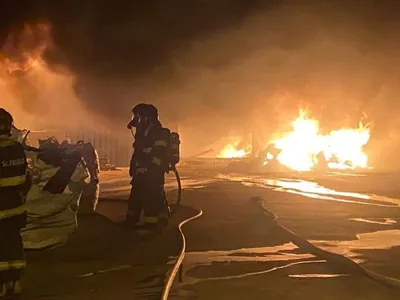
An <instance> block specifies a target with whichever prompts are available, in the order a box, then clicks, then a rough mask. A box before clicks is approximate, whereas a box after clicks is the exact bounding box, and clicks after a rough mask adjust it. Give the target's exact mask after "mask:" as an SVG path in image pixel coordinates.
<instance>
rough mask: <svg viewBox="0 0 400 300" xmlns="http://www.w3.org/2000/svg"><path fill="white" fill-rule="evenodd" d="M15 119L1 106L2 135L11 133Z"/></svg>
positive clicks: (0, 133) (0, 128) (0, 130)
mask: <svg viewBox="0 0 400 300" xmlns="http://www.w3.org/2000/svg"><path fill="white" fill-rule="evenodd" d="M13 125H14V120H13V117H12V116H11V114H10V113H9V112H8V111H6V110H5V109H4V108H0V135H11V130H12V127H13Z"/></svg>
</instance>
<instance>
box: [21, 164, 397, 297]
mask: <svg viewBox="0 0 400 300" xmlns="http://www.w3.org/2000/svg"><path fill="white" fill-rule="evenodd" d="M127 174H128V172H127V170H126V169H124V170H121V171H113V172H103V173H102V174H101V182H102V184H101V191H102V197H106V198H108V199H109V201H103V202H100V204H99V211H100V212H101V213H103V214H105V215H107V217H108V218H109V219H111V220H113V221H114V222H117V221H120V220H122V219H123V217H124V214H125V209H126V203H125V202H124V199H126V198H127V194H128V192H129V179H127V178H128V177H127ZM282 175H284V176H282ZM385 176H386V177H385V178H386V180H387V181H388V182H392V183H394V179H391V180H392V181H390V180H388V177H387V176H388V175H385ZM181 177H182V185H183V187H184V191H183V204H185V205H189V206H191V207H194V208H200V209H202V210H203V211H204V215H203V216H202V217H201V218H200V219H199V220H197V221H195V222H193V223H189V224H188V225H185V227H184V232H185V235H186V239H187V254H186V257H185V260H184V264H183V270H184V272H183V277H182V279H183V282H178V280H176V281H175V284H174V286H173V289H172V291H171V294H170V299H218V300H219V299H231V300H232V299H242V298H246V299H265V298H268V299H269V298H270V299H300V300H301V299H327V300H330V299H332V300H333V299H343V300H347V299H349V300H350V299H351V300H354V299H363V300H365V299H367V300H369V299H371V300H377V299H379V300H380V299H383V300H385V299H400V290H395V289H392V288H388V287H387V286H384V285H382V284H380V283H377V282H375V281H373V280H371V279H369V278H367V277H365V276H363V275H361V274H359V273H355V272H354V271H353V270H352V269H349V268H347V267H346V266H343V265H339V264H337V263H335V262H333V261H329V260H328V261H327V260H326V259H323V258H321V257H318V256H316V255H313V254H311V253H310V251H308V250H307V249H303V248H298V247H297V246H296V245H294V244H293V243H292V242H291V240H290V237H289V236H288V234H287V232H285V230H283V229H282V228H281V227H280V226H279V225H278V224H277V223H276V222H274V221H273V220H272V219H271V217H270V216H266V215H265V213H264V209H268V210H270V211H272V212H274V213H275V214H276V215H277V216H278V218H279V223H281V224H282V225H283V226H285V227H286V228H288V229H290V230H291V231H293V232H295V233H296V234H298V235H299V236H301V237H303V238H305V239H307V240H309V241H310V242H312V243H313V244H314V245H316V246H318V247H321V248H322V249H326V250H328V251H331V252H334V253H339V254H342V255H344V256H346V257H348V258H350V259H352V260H354V261H356V262H357V263H360V264H361V265H363V266H365V267H368V268H370V269H371V270H373V271H375V272H378V273H381V274H384V275H386V276H392V277H395V278H399V279H400V271H399V270H400V260H399V259H398V258H399V257H400V242H399V241H400V236H399V232H400V231H399V230H400V225H399V223H400V206H399V204H400V200H399V199H398V198H396V195H397V192H396V190H395V188H394V187H393V185H391V186H390V191H388V192H387V193H385V192H384V191H385V190H384V184H383V183H382V182H380V181H379V180H378V182H376V183H374V182H375V181H376V178H375V177H374V179H371V178H372V176H371V175H365V176H364V175H360V176H358V175H357V176H349V175H348V174H345V175H343V174H328V175H326V176H325V175H324V176H320V175H318V176H314V175H313V176H311V175H301V176H298V177H299V178H294V177H296V176H295V175H293V174H278V175H277V174H253V175H249V174H246V175H243V174H228V173H226V172H225V173H222V172H221V171H220V170H218V166H214V165H213V166H212V167H210V170H208V168H207V166H205V165H202V164H200V163H199V164H197V165H193V166H190V165H188V164H183V166H182V170H181ZM378 177H379V176H378ZM347 178H351V179H347ZM349 182H353V186H354V190H352V189H351V184H349ZM374 184H376V186H377V189H376V191H375V190H374V187H373V185H374ZM166 186H167V190H169V191H171V192H170V193H169V197H170V199H173V198H174V197H175V194H174V192H173V191H172V190H174V189H175V187H176V183H175V182H174V177H173V176H172V175H168V177H167V184H166ZM341 186H343V188H340V187H341ZM399 191H400V189H399ZM399 198H400V193H399ZM114 200H122V201H114ZM259 200H262V206H264V207H262V206H261V205H260V203H259ZM182 213H183V211H182ZM186 213H187V215H190V213H193V211H191V212H189V211H186ZM184 215H185V214H183V215H181V216H180V218H183V217H184ZM178 219H179V218H178ZM178 219H176V220H175V222H174V224H175V226H176V224H177V220H178ZM173 228H174V227H173V226H172V227H171V230H170V231H168V232H167V233H166V234H163V235H162V236H160V237H158V238H155V239H152V240H143V239H141V238H139V237H137V236H135V235H134V233H132V232H127V231H126V230H123V229H121V228H120V227H115V226H114V225H113V223H112V222H110V221H108V220H107V222H105V219H102V221H101V222H99V220H97V221H96V222H94V223H93V222H90V221H88V222H86V223H83V225H81V228H80V232H81V235H78V237H77V238H76V239H75V240H74V239H72V240H71V243H69V244H68V245H67V246H65V247H63V248H60V249H56V250H51V251H49V252H41V253H32V254H29V255H28V259H29V260H28V262H30V264H29V265H30V267H29V268H28V270H27V279H28V280H27V282H28V285H27V290H28V291H29V292H30V296H31V298H29V297H27V298H26V299H78V300H79V299H94V298H96V299H109V298H110V297H114V298H117V299H157V297H158V296H159V293H160V290H161V288H162V285H163V280H164V279H165V275H166V273H167V272H168V270H170V268H171V263H172V262H173V261H174V255H176V254H177V253H178V249H179V247H180V241H179V239H178V238H177V231H176V228H175V229H173ZM99 241H100V242H99ZM45 287H50V288H48V289H47V291H46V292H44V290H45Z"/></svg>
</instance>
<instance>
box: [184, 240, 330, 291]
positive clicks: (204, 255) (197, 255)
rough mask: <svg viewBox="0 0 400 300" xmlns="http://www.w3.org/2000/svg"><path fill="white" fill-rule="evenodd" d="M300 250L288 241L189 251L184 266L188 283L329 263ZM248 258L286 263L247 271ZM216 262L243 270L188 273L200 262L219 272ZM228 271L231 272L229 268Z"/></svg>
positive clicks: (257, 260)
mask: <svg viewBox="0 0 400 300" xmlns="http://www.w3.org/2000/svg"><path fill="white" fill-rule="evenodd" d="M298 250H299V248H297V246H296V245H294V244H293V243H287V244H284V245H278V246H271V247H257V248H243V249H235V250H227V251H204V252H188V253H186V255H185V260H184V267H183V269H184V283H185V284H196V283H198V282H203V281H216V280H229V279H239V278H246V277H250V276H257V275H262V274H267V273H271V272H274V271H278V270H281V269H284V268H289V267H292V266H295V265H301V264H317V263H326V261H325V260H317V259H316V258H315V256H314V255H312V254H309V253H301V252H299V251H298ZM296 251H297V252H296ZM248 262H256V263H259V262H282V264H281V265H279V266H274V267H271V266H269V267H268V268H267V269H264V270H261V271H248V272H246V271H245V268H244V267H243V266H244V265H243V266H242V265H240V263H248ZM216 263H220V265H221V263H224V264H223V266H225V267H227V268H229V269H230V268H232V269H230V270H231V271H235V273H237V271H238V270H239V272H240V274H235V275H230V274H227V275H226V276H207V277H205V278H198V277H194V276H190V275H189V274H188V273H189V271H190V270H193V269H195V268H196V267H200V266H203V267H204V266H205V267H208V268H210V271H209V272H208V274H215V272H213V271H212V268H213V267H215V266H216ZM246 266H248V265H246ZM229 269H228V270H229ZM227 273H231V272H230V271H228V272H227ZM316 275H318V274H316Z"/></svg>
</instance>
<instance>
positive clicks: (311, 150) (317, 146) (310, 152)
mask: <svg viewBox="0 0 400 300" xmlns="http://www.w3.org/2000/svg"><path fill="white" fill-rule="evenodd" d="M292 129H293V131H292V132H290V133H288V134H287V135H285V136H284V137H282V138H281V139H278V140H275V141H273V144H274V147H275V148H276V149H278V150H279V151H280V153H279V154H278V155H277V156H276V159H277V160H278V161H279V162H280V163H281V164H282V165H285V166H287V167H289V168H290V169H293V170H296V171H309V170H311V169H313V168H315V167H316V165H317V163H318V160H319V159H323V160H325V161H326V162H327V166H328V167H329V168H332V169H356V168H367V167H368V157H367V155H366V154H365V153H364V151H363V148H364V146H365V145H366V144H367V143H368V141H369V139H370V129H369V127H368V126H366V125H364V124H362V123H361V122H360V124H359V127H358V128H357V129H339V130H333V131H331V132H330V133H329V134H327V135H323V134H320V133H319V123H318V121H317V120H313V119H309V118H307V116H306V114H305V112H304V111H300V116H299V117H298V118H297V119H296V120H295V121H294V122H293V123H292ZM273 158H275V157H273V156H272V155H271V154H270V153H268V154H267V158H266V162H268V160H271V159H273Z"/></svg>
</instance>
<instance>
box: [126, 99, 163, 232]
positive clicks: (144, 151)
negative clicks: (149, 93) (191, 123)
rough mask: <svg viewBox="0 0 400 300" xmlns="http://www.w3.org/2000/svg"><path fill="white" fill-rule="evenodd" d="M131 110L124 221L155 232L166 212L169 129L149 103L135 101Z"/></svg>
mask: <svg viewBox="0 0 400 300" xmlns="http://www.w3.org/2000/svg"><path fill="white" fill-rule="evenodd" d="M132 113H133V118H132V120H131V122H130V123H129V124H128V128H132V127H135V128H136V132H135V141H134V144H133V148H134V152H133V155H132V159H131V162H130V170H129V173H130V176H131V178H132V181H131V185H132V188H131V193H130V196H129V205H128V213H127V223H128V224H134V225H136V226H140V227H141V228H144V229H146V230H150V231H158V230H160V229H161V228H162V227H164V226H165V225H166V224H167V221H168V218H169V212H170V210H169V206H168V203H167V200H166V197H165V191H164V183H165V173H166V172H167V171H168V157H167V156H168V154H167V153H168V146H169V141H170V131H169V129H167V128H164V127H162V125H161V123H160V121H159V120H158V111H157V109H156V108H155V107H154V106H153V105H149V104H144V103H141V104H138V105H136V106H135V107H134V108H133V109H132ZM142 209H143V219H142V221H143V222H140V216H141V213H142ZM141 223H143V224H141Z"/></svg>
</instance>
